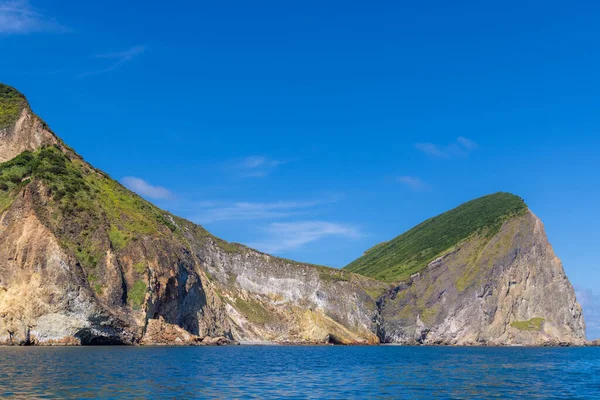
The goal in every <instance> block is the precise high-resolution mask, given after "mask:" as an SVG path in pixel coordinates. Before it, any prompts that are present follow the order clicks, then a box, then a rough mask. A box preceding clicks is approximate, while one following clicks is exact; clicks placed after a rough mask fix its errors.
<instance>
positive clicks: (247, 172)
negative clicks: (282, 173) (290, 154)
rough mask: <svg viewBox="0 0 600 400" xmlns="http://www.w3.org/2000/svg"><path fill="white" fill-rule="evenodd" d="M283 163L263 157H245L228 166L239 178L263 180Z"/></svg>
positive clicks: (283, 162)
mask: <svg viewBox="0 0 600 400" xmlns="http://www.w3.org/2000/svg"><path fill="white" fill-rule="evenodd" d="M282 164H285V161H280V160H273V159H269V158H267V157H264V156H251V157H245V158H242V159H241V160H236V161H233V162H232V163H230V164H229V165H228V169H230V170H232V171H233V172H234V173H235V174H236V175H238V176H239V177H241V178H264V177H265V176H268V175H270V174H271V173H273V172H274V171H275V170H276V169H277V167H279V166H280V165H282Z"/></svg>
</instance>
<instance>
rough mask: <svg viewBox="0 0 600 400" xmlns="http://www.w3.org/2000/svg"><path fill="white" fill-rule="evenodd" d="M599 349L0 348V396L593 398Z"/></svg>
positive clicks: (597, 393) (599, 372)
mask: <svg viewBox="0 0 600 400" xmlns="http://www.w3.org/2000/svg"><path fill="white" fill-rule="evenodd" d="M599 377H600V348H452V347H399V346H379V347H335V346H321V347H305V346H303V347H294V346H234V347H54V348H43V347H18V348H11V347H5V348H0V397H3V398H4V397H15V398H36V397H37V398H57V397H60V398H124V399H125V398H165V397H166V398H194V397H195V398H261V399H266V398H315V399H322V398H339V399H354V398H356V399H362V398H383V399H385V398H458V399H469V398H474V399H475V398H477V399H479V398H502V399H506V398H514V399H521V398H540V399H547V398H579V399H593V398H600V378H599Z"/></svg>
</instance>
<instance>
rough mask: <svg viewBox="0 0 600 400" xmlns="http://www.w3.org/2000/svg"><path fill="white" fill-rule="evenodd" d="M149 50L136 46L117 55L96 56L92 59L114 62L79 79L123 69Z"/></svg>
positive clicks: (80, 76)
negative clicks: (122, 67) (124, 65)
mask: <svg viewBox="0 0 600 400" xmlns="http://www.w3.org/2000/svg"><path fill="white" fill-rule="evenodd" d="M147 50H148V48H147V47H146V46H134V47H132V48H130V49H127V50H125V51H120V52H117V53H107V54H96V55H94V56H92V58H97V59H107V60H112V62H111V63H110V64H109V65H108V66H106V67H104V68H99V69H93V70H90V71H86V72H83V73H81V74H79V75H78V78H83V77H86V76H90V75H100V74H104V73H107V72H110V71H114V70H116V69H117V68H119V67H121V66H122V65H123V64H126V63H128V62H129V61H131V60H133V59H134V58H136V57H138V56H140V55H142V54H144V53H145V52H146V51H147Z"/></svg>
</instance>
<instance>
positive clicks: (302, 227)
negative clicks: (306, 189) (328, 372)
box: [248, 221, 363, 254]
mask: <svg viewBox="0 0 600 400" xmlns="http://www.w3.org/2000/svg"><path fill="white" fill-rule="evenodd" d="M263 231H264V233H265V234H266V237H265V238H264V239H263V240H261V241H258V242H254V243H248V246H250V247H253V248H256V249H258V250H261V251H264V252H266V253H275V254H276V253H281V252H283V251H286V250H295V249H298V248H300V247H302V246H304V245H307V244H309V243H312V242H315V241H318V240H321V239H323V238H326V237H346V238H351V239H359V238H361V237H363V234H362V233H361V231H360V230H359V229H358V228H357V227H355V226H352V225H346V224H338V223H334V222H325V221H295V222H274V223H271V224H269V225H268V226H267V227H265V228H264V229H263Z"/></svg>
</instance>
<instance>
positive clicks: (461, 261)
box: [346, 193, 585, 345]
mask: <svg viewBox="0 0 600 400" xmlns="http://www.w3.org/2000/svg"><path fill="white" fill-rule="evenodd" d="M346 268H347V269H348V270H351V271H356V272H360V273H364V274H366V275H368V276H372V277H376V278H378V279H383V280H388V281H392V280H395V281H397V282H400V281H401V282H400V283H398V284H397V286H396V287H395V288H394V289H393V290H391V291H389V292H388V293H387V294H386V295H384V296H383V297H382V298H380V299H379V302H378V307H379V311H380V312H379V315H378V317H379V321H378V324H379V325H378V326H379V332H378V334H379V337H380V339H381V340H382V341H383V342H393V343H406V344H415V343H423V344H459V345H462V344H471V345H477V344H486V345H494V344H495V345H501V344H502V345H506V344H525V345H540V344H559V343H570V344H583V343H584V342H585V334H584V332H585V325H584V321H583V315H582V311H581V307H580V306H579V304H578V303H577V301H576V299H575V292H574V290H573V288H572V286H571V284H570V283H569V281H568V279H567V277H566V275H565V272H564V270H563V267H562V265H561V263H560V260H559V259H558V258H557V257H556V256H555V254H554V252H553V250H552V247H551V246H550V244H549V243H548V239H547V237H546V234H545V232H544V227H543V224H542V223H541V221H540V220H539V219H538V218H537V217H536V216H535V215H534V214H533V213H532V212H531V211H530V210H529V209H528V208H527V206H526V205H525V203H524V202H523V200H522V199H520V198H519V197H517V196H514V195H511V194H508V193H497V194H493V195H488V196H485V197H482V198H480V199H476V200H473V201H470V202H468V203H465V204H463V205H461V206H459V207H457V208H455V209H453V210H450V211H448V212H446V213H444V214H442V215H440V216H437V217H434V218H432V219H430V220H427V221H425V222H424V223H422V224H420V225H418V226H416V227H415V228H413V229H411V230H410V231H408V232H406V233H404V234H403V235H400V236H398V237H397V238H395V239H392V240H391V241H389V242H385V243H383V244H381V245H378V246H375V247H374V248H372V249H371V250H369V251H367V252H366V253H365V255H364V256H363V257H361V258H360V259H358V260H356V261H355V262H353V263H351V264H350V265H349V266H348V267H346Z"/></svg>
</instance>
